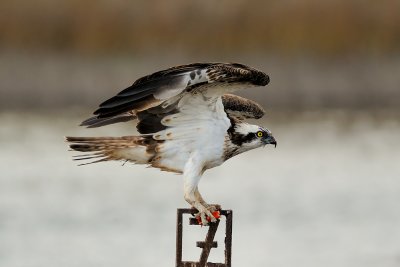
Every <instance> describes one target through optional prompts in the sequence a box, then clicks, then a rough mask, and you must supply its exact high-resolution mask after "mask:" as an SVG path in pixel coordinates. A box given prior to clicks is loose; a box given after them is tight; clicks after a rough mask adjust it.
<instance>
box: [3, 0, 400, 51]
mask: <svg viewBox="0 0 400 267" xmlns="http://www.w3.org/2000/svg"><path fill="white" fill-rule="evenodd" d="M0 10H1V13H2V15H1V16H0V48H3V49H10V48H12V49H24V50H28V51H30V50H36V49H39V50H46V51H47V50H55V51H73V52H79V53H90V54H92V53H93V54H104V53H111V52H115V53H126V52H128V53H142V52H153V51H154V50H158V49H161V50H162V51H161V52H163V51H184V52H187V53H190V54H194V53H202V54H204V53H208V54H209V53H234V52H237V51H264V52H265V51H268V52H270V53H271V52H272V53H281V54H286V55H293V54H304V53H307V54H316V55H318V56H338V55H346V54H354V53H356V54H369V55H371V54H373V55H377V56H380V55H385V54H392V53H397V52H398V51H399V47H400V15H399V14H400V1H398V0H381V1H373V0H364V1H361V0H354V1H345V0H340V1H335V0H325V1H312V0H303V1H295V0H280V1H254V0H253V1H246V0H218V1H216V0H212V1H211V0H203V1H192V0H174V1H166V0H151V1H144V0H141V1H125V0H116V1H106V0H102V1H82V0H35V1H29V0H2V1H1V2H0Z"/></svg>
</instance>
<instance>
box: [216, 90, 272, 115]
mask: <svg viewBox="0 0 400 267" xmlns="http://www.w3.org/2000/svg"><path fill="white" fill-rule="evenodd" d="M222 103H223V105H224V108H225V112H226V113H227V114H228V115H229V116H231V117H235V118H237V119H240V120H243V119H259V118H261V117H262V116H264V114H265V111H264V109H263V108H262V107H261V105H259V104H258V103H256V102H255V101H253V100H250V99H247V98H244V97H240V96H237V95H231V94H225V95H223V96H222Z"/></svg>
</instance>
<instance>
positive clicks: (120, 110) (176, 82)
mask: <svg viewBox="0 0 400 267" xmlns="http://www.w3.org/2000/svg"><path fill="white" fill-rule="evenodd" d="M268 82H269V77H268V75H266V74H265V73H263V72H261V71H259V70H256V69H253V68H250V67H248V66H245V65H242V64H238V63H194V64H189V65H183V66H177V67H172V68H169V69H166V70H163V71H159V72H156V73H153V74H151V75H148V76H145V77H143V78H140V79H138V80H137V81H136V82H134V83H133V84H132V85H131V86H130V87H128V88H126V89H124V90H123V91H121V92H120V93H118V94H117V95H116V96H114V97H112V98H110V99H108V100H106V101H104V102H103V103H101V104H100V106H99V108H98V109H97V110H96V111H95V112H94V115H95V116H94V117H92V118H89V119H88V120H86V121H84V122H83V123H82V124H81V125H84V126H88V127H98V126H103V125H107V124H111V123H115V122H121V121H127V120H130V119H134V118H136V116H135V114H136V113H137V112H139V111H143V110H146V109H148V108H152V107H155V106H158V105H159V104H161V103H162V102H164V101H166V100H168V99H171V98H173V97H175V96H177V95H179V94H181V93H182V92H185V91H186V92H187V91H191V90H192V89H193V88H195V87H199V86H203V85H205V84H225V86H230V85H237V84H243V86H244V87H245V86H246V85H247V86H248V85H252V86H264V85H266V84H268ZM129 112H130V113H129ZM130 114H132V115H130ZM105 118H110V120H105ZM114 118H115V119H114Z"/></svg>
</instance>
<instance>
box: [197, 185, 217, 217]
mask: <svg viewBox="0 0 400 267" xmlns="http://www.w3.org/2000/svg"><path fill="white" fill-rule="evenodd" d="M195 197H196V199H198V201H199V202H200V203H201V204H202V205H203V206H204V207H206V208H207V209H208V210H209V211H210V212H214V211H217V210H221V206H220V205H218V204H208V203H207V202H205V201H204V199H203V197H202V196H201V194H200V192H199V188H198V187H196V191H195Z"/></svg>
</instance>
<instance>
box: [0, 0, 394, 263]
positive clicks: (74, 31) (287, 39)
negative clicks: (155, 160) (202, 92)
mask: <svg viewBox="0 0 400 267" xmlns="http://www.w3.org/2000/svg"><path fill="white" fill-rule="evenodd" d="M0 10H1V16H0V62H1V64H0V96H1V97H0V123H1V127H0V147H1V148H0V166H1V174H0V265H1V266H8V267H14V266H15V267H17V266H18V267H20V266H23V267H32V266H41V267H43V266H55V265H56V266H68V267H70V266H123V265H126V264H129V265H132V266H173V265H174V261H175V212H176V208H178V207H186V206H187V204H186V202H184V200H183V193H182V178H181V177H180V176H177V175H172V174H168V173H162V172H160V171H158V170H152V169H146V168H144V167H143V166H134V165H131V164H126V165H124V166H123V167H122V166H121V165H122V164H121V163H118V162H116V163H103V164H95V165H89V166H85V167H77V166H76V165H77V164H76V163H75V162H73V161H72V160H71V156H72V155H73V153H72V152H68V151H67V145H66V144H65V143H64V140H63V136H65V135H72V136H74V135H77V136H79V135H81V136H101V135H111V136H112V135H115V136H118V135H132V134H134V125H132V124H130V123H127V124H122V125H113V126H107V127H103V128H99V129H84V128H82V127H78V126H77V125H78V124H79V123H80V122H81V121H82V120H84V119H86V118H88V117H89V116H90V115H91V113H92V112H93V111H94V110H95V109H96V107H97V105H98V104H99V103H100V102H102V101H103V100H105V99H107V98H109V97H111V96H113V95H114V94H116V93H117V92H119V91H120V90H121V89H123V88H125V87H127V86H129V85H130V84H131V83H133V82H134V81H135V80H136V79H137V78H139V77H141V76H144V75H147V74H149V73H152V72H155V71H157V70H161V69H165V68H167V67H170V66H174V65H181V64H186V63H191V62H219V61H220V62H240V63H243V64H247V65H250V66H252V67H255V68H258V69H261V70H263V71H264V72H266V73H268V74H269V75H270V78H271V82H270V84H269V85H268V86H267V87H265V88H257V89H252V90H247V91H246V90H243V91H241V92H238V94H240V95H242V96H245V97H249V98H251V99H254V100H257V101H258V102H260V103H261V104H262V105H263V106H264V107H265V108H266V110H267V116H266V118H264V120H263V121H261V122H257V123H259V124H260V125H263V126H266V127H268V128H269V129H270V130H271V131H272V132H273V133H274V136H275V137H276V138H277V140H278V143H279V146H278V147H277V148H276V149H272V148H270V147H267V148H265V149H258V150H255V151H251V152H249V153H246V154H243V155H240V156H238V157H235V158H233V159H231V160H229V161H228V162H226V163H225V164H224V165H222V166H220V167H219V168H216V169H214V170H210V171H208V172H206V174H205V176H204V177H203V179H202V182H201V183H200V188H201V190H202V192H203V195H204V196H205V198H206V200H208V201H209V202H211V203H216V202H218V203H220V204H222V206H223V207H224V208H229V209H233V210H234V239H233V263H234V265H235V266H294V265H296V266H299V267H300V266H332V267H333V266H335V267H337V266H349V267H350V266H351V267H354V266H363V267H368V266H384V267H386V266H399V265H400V229H399V225H400V204H399V203H400V181H399V178H400V165H399V162H400V141H399V136H400V135H399V134H400V117H399V115H400V110H399V104H400V89H399V88H400V16H399V12H400V2H399V1H396V0H383V1H372V0H364V1H358V0H353V1H342V0H339V1H334V0H324V1H317V2H316V1H310V0H302V1H293V0H282V1H254V0H252V1H249V0H248V1H244V0H229V1H227V0H220V1H210V0H204V1H187V0H177V1H173V2H171V1H162V0H151V1H134V2H133V1H123V0H115V1H105V0H102V1H82V0H81V1H76V0H72V1H71V0H70V1H67V0H56V1H54V0H53V1H50V0H36V1H27V0H2V1H1V2H0ZM203 230H204V229H202V230H201V229H200V230H199V229H192V228H189V227H188V228H187V229H186V230H185V236H186V238H187V239H186V241H185V242H186V243H185V250H184V258H185V259H187V260H188V259H191V260H196V259H197V257H198V255H199V253H200V250H199V249H196V248H195V241H197V240H200V239H201V238H202V232H201V231H203ZM196 231H197V232H196ZM219 238H220V244H219V245H220V247H221V246H222V244H223V243H222V242H223V237H222V236H220V237H219ZM222 253H223V252H222V250H221V249H217V250H216V251H215V252H212V255H211V256H212V260H214V261H221V260H222V256H221V255H222Z"/></svg>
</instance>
